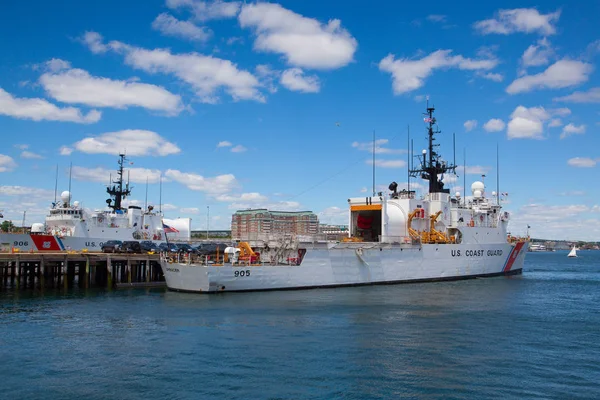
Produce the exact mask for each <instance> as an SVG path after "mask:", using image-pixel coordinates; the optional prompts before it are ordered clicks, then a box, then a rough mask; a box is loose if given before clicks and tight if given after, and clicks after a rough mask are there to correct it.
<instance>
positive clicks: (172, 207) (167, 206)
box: [157, 203, 179, 211]
mask: <svg viewBox="0 0 600 400" xmlns="http://www.w3.org/2000/svg"><path fill="white" fill-rule="evenodd" d="M157 208H158V207H157ZM178 208H179V207H177V206H175V205H173V204H169V203H167V204H163V205H162V209H163V211H173V210H177V209H178Z"/></svg>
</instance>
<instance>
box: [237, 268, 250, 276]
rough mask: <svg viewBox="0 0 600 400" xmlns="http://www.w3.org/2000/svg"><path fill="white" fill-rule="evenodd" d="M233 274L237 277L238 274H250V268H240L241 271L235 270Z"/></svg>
mask: <svg viewBox="0 0 600 400" xmlns="http://www.w3.org/2000/svg"><path fill="white" fill-rule="evenodd" d="M233 276H235V277H238V276H250V270H248V269H247V270H242V271H235V272H234V273H233Z"/></svg>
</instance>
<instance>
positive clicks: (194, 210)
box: [179, 207, 200, 214]
mask: <svg viewBox="0 0 600 400" xmlns="http://www.w3.org/2000/svg"><path fill="white" fill-rule="evenodd" d="M179 212H181V213H183V214H200V209H199V208H198V207H187V208H186V207H184V208H180V209H179Z"/></svg>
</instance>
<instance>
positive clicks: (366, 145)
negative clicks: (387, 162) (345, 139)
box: [352, 139, 406, 154]
mask: <svg viewBox="0 0 600 400" xmlns="http://www.w3.org/2000/svg"><path fill="white" fill-rule="evenodd" d="M388 143H389V140H388V139H377V140H375V153H376V154H403V153H406V150H402V149H390V148H387V147H383V146H385V145H387V144H388ZM352 147H354V148H355V149H357V150H360V151H368V152H369V153H373V142H362V143H360V142H353V143H352Z"/></svg>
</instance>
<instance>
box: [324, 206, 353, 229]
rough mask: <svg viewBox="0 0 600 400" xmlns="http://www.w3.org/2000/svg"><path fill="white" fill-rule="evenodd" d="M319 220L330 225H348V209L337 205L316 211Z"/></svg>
mask: <svg viewBox="0 0 600 400" xmlns="http://www.w3.org/2000/svg"><path fill="white" fill-rule="evenodd" d="M317 216H318V217H319V222H320V223H322V224H331V225H348V209H346V208H339V207H335V206H334V207H327V208H325V209H324V210H323V211H321V212H318V213H317Z"/></svg>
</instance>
